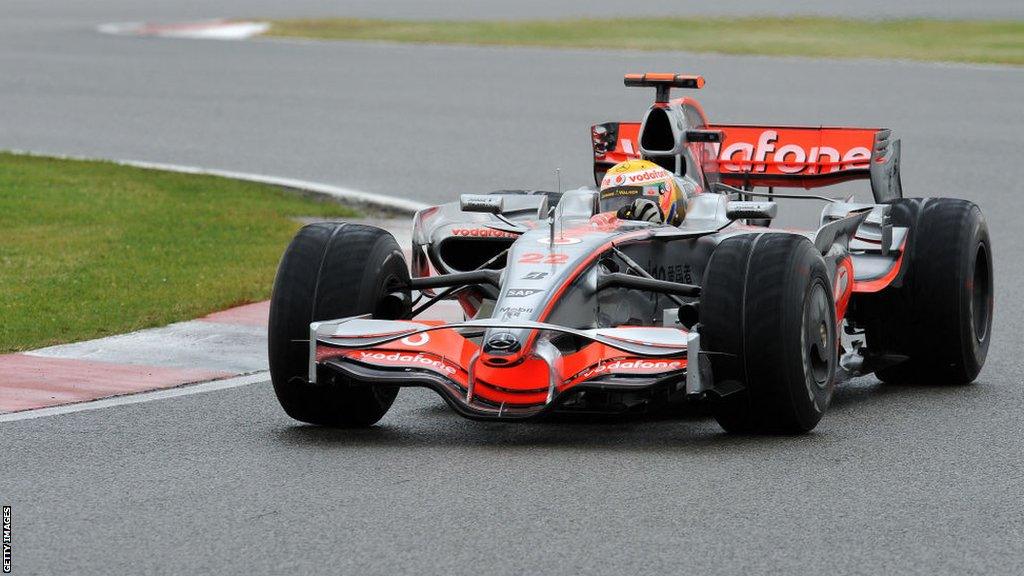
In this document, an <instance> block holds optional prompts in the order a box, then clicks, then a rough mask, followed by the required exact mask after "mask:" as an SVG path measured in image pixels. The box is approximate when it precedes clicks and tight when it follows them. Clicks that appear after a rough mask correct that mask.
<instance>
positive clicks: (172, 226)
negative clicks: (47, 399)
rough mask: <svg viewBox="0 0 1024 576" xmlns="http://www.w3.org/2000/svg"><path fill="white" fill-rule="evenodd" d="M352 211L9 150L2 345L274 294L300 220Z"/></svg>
mask: <svg viewBox="0 0 1024 576" xmlns="http://www.w3.org/2000/svg"><path fill="white" fill-rule="evenodd" d="M351 215H353V212H352V211H351V210H350V209H348V208H345V207H343V206H340V205H338V204H335V203H329V202H319V201H316V200H312V199H307V198H303V197H300V196H299V195H297V194H294V193H289V192H286V191H284V190H282V189H279V188H276V187H273V186H265V185H260V184H252V183H246V182H239V181H235V180H229V179H225V178H217V177H213V176H195V175H185V174H174V173H169V172H159V171H154V170H142V169H138V168H128V167H124V166H118V165H116V164H112V163H107V162H85V161H74V160H56V159H52V158H42V157H29V156H20V155H14V154H7V153H0V352H11V351H18V350H26V349H31V348H37V347H40V346H43V345H47V344H55V343H60V342H70V341H76V340H83V339H88V338H95V337H99V336H103V335H108V334H116V333H121V332H127V331H130V330H135V329H139V328H144V327H148V326H159V325H164V324H168V323H170V322H174V321H178V320H186V319H190V318H195V317H198V316H202V315H204V314H207V313H209V312H212V311H215V310H220V309H224V308H228V307H230V306H234V305H237V304H244V303H247V302H255V301H259V300H263V299H265V298H267V297H268V296H269V294H270V289H271V285H272V283H273V279H274V273H275V270H276V267H277V262H278V259H279V258H280V257H281V253H282V251H283V250H284V248H285V246H286V245H287V243H288V241H289V240H290V239H291V237H292V234H293V233H294V232H295V230H296V229H298V227H299V226H300V224H299V223H298V222H297V221H296V220H294V218H295V217H298V216H325V217H336V216H351Z"/></svg>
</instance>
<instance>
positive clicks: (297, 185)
mask: <svg viewBox="0 0 1024 576" xmlns="http://www.w3.org/2000/svg"><path fill="white" fill-rule="evenodd" d="M10 152H11V153H12V154H21V155H24V156H40V157H45V158H57V159H60V160H87V161H93V162H112V163H114V164H119V165H121V166H131V167H133V168H143V169H145V170H164V171H166V172H179V173H182V174H200V175H204V176H220V177H221V178H232V179H235V180H245V181H247V182H256V183H257V184H269V185H271V186H282V187H284V188H292V189H294V190H301V191H303V192H312V193H314V194H322V195H324V196H330V197H332V198H337V199H339V200H346V201H348V202H355V203H359V204H368V205H370V206H376V207H379V208H384V209H387V210H394V211H396V212H401V213H404V214H412V213H413V212H416V211H419V210H422V209H424V208H429V207H430V205H429V204H424V203H423V202H417V201H415V200H406V199H404V198H392V197H391V196H384V195H383V194H374V193H373V192H363V191H362V190H354V189H352V188H344V187H341V186H334V185H331V184H323V183H321V182H311V181H309V180H299V179H296V178H283V177H280V176H268V175H266V174H253V173H250V172H236V171H234V170H218V169H216V168H200V167H199V166H185V165H181V164H164V163H162V162H146V161H144V160H117V159H108V158H89V157H85V156H68V155H62V154H45V153H39V152H32V151H29V150H10Z"/></svg>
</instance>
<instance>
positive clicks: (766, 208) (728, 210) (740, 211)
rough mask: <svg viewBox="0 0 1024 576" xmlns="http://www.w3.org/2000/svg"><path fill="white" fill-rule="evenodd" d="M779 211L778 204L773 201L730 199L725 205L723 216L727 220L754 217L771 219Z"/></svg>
mask: <svg viewBox="0 0 1024 576" xmlns="http://www.w3.org/2000/svg"><path fill="white" fill-rule="evenodd" d="M778 213H779V205H778V204H776V203H775V202H750V201H741V200H731V201H729V202H728V203H727V204H726V205H725V216H726V218H728V219H729V220H740V219H742V218H756V219H760V220H771V219H773V218H775V215H776V214H778Z"/></svg>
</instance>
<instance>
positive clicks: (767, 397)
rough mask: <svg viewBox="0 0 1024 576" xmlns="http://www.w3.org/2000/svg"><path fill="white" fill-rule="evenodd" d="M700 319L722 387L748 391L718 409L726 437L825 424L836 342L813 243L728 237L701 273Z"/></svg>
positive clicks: (783, 237) (791, 237) (788, 237)
mask: <svg viewBox="0 0 1024 576" xmlns="http://www.w3.org/2000/svg"><path fill="white" fill-rule="evenodd" d="M700 317H701V340H702V347H703V348H704V349H705V350H707V351H709V352H712V354H709V359H710V360H711V365H712V374H713V376H714V379H715V382H716V384H719V383H720V384H726V383H738V384H740V385H741V386H743V390H742V391H740V392H736V393H733V394H731V395H729V396H726V397H725V398H723V399H722V400H720V401H719V402H718V403H716V404H715V406H714V414H715V419H716V420H717V421H718V423H719V424H720V425H721V426H722V427H723V428H725V430H726V431H728V432H732V433H753V432H767V433H784V434H795V433H803V432H807V431H809V430H811V429H813V428H814V427H815V426H816V425H817V424H818V421H819V420H821V417H822V415H823V414H824V413H825V409H826V408H827V407H828V404H829V402H830V400H831V398H832V391H833V389H834V386H835V370H836V363H837V355H838V339H837V335H836V319H835V318H836V317H835V302H834V301H833V296H832V289H831V284H830V282H829V279H828V274H827V273H826V269H825V261H824V260H823V259H822V257H821V255H820V254H819V253H818V252H817V250H815V248H814V245H813V244H811V242H810V241H809V240H808V239H806V238H804V237H802V236H797V235H795V234H784V233H764V234H745V235H742V236H736V237H732V238H728V239H726V240H724V241H723V242H722V243H721V244H719V245H718V247H717V248H716V249H715V253H714V254H713V255H712V257H711V259H710V261H709V262H708V267H707V270H706V271H705V273H704V284H703V289H702V292H701V314H700ZM726 387H727V386H723V388H726Z"/></svg>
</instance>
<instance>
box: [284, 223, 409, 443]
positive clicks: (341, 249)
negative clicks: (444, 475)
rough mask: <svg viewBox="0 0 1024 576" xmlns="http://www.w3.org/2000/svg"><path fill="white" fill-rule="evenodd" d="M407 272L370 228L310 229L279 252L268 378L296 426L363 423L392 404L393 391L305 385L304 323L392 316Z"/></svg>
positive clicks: (321, 382)
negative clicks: (294, 420)
mask: <svg viewBox="0 0 1024 576" xmlns="http://www.w3.org/2000/svg"><path fill="white" fill-rule="evenodd" d="M408 281H409V272H408V267H407V266H406V262H405V258H404V256H403V255H402V251H401V249H400V248H399V247H398V243H397V242H395V239H394V237H393V236H392V235H391V234H389V233H388V232H386V231H384V230H381V229H379V228H374V227H372V226H362V225H358V224H343V223H338V222H329V223H317V224H310V225H308V226H305V227H304V228H302V229H301V230H299V232H298V234H296V236H295V238H294V239H293V240H292V242H291V244H289V245H288V248H287V249H286V250H285V253H284V256H283V257H282V258H281V263H280V265H279V266H278V269H277V278H276V279H275V280H274V292H273V296H272V297H271V300H270V324H269V330H268V340H269V356H270V378H271V380H272V381H273V384H274V392H275V393H276V394H277V399H278V401H279V402H280V403H281V407H282V408H284V411H285V412H287V413H288V415H289V416H291V417H292V418H295V419H296V420H301V421H302V422H308V423H310V424H319V425H324V426H336V427H360V426H370V425H372V424H374V423H375V422H377V421H378V420H380V419H381V417H383V416H384V413H385V412H387V410H388V408H390V407H391V404H392V403H393V402H394V401H395V396H396V395H397V393H398V389H397V388H394V387H381V386H360V385H350V383H349V382H347V381H344V380H342V379H340V378H339V377H333V378H318V383H317V384H312V383H310V382H309V378H308V374H309V324H310V323H311V322H315V321H317V320H333V319H336V318H344V317H347V316H356V315H359V314H367V313H368V314H372V315H373V317H374V318H385V319H394V318H399V317H402V316H403V315H404V314H405V313H407V312H408V310H409V305H408V302H409V298H408V294H407V293H405V294H404V297H396V296H395V295H396V294H403V290H408Z"/></svg>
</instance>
